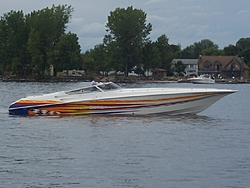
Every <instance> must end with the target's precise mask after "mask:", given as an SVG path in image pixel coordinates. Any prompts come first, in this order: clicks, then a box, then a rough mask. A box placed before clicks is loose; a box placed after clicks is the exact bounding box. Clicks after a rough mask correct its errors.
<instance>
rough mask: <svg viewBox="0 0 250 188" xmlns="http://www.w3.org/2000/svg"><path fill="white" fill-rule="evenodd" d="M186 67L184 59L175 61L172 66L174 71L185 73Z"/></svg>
mask: <svg viewBox="0 0 250 188" xmlns="http://www.w3.org/2000/svg"><path fill="white" fill-rule="evenodd" d="M185 69H186V65H184V64H183V63H182V61H177V63H175V65H174V67H173V68H172V71H173V72H177V73H183V72H184V71H185Z"/></svg>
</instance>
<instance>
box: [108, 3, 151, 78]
mask: <svg viewBox="0 0 250 188" xmlns="http://www.w3.org/2000/svg"><path fill="white" fill-rule="evenodd" d="M106 27H107V32H109V35H106V36H105V37H106V38H108V39H104V40H105V41H108V42H109V43H108V44H107V46H108V45H109V44H111V45H112V49H114V48H113V47H114V46H113V44H114V43H111V42H115V44H116V45H115V47H116V48H117V50H115V51H116V52H118V54H120V55H121V56H120V57H121V59H120V60H119V61H118V63H119V64H122V66H123V70H124V71H125V74H126V76H127V75H128V72H129V71H130V70H131V69H132V68H133V67H134V66H136V65H137V64H141V60H142V59H141V57H142V48H143V46H144V44H145V42H147V41H148V40H149V38H147V36H148V35H149V34H150V32H151V30H152V25H151V24H150V23H149V24H146V13H145V12H143V11H142V10H139V9H134V8H133V7H132V6H131V7H128V8H127V9H124V8H117V9H116V10H115V11H113V12H111V13H110V15H109V16H108V22H107V24H106ZM109 52H110V51H108V53H109Z"/></svg>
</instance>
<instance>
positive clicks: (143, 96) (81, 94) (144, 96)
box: [9, 82, 237, 116]
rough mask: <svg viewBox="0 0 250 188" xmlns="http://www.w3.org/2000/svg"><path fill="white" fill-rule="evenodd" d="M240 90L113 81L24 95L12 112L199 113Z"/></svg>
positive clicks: (50, 113) (30, 113)
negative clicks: (145, 85) (138, 85)
mask: <svg viewBox="0 0 250 188" xmlns="http://www.w3.org/2000/svg"><path fill="white" fill-rule="evenodd" d="M236 91H237V90H227V89H211V88H121V87H120V86H118V85H116V84H115V83H113V82H107V83H102V84H101V85H90V86H86V87H82V88H78V89H74V90H69V91H60V92H55V93H49V94H42V95H33V96H27V97H25V98H21V99H19V100H17V101H15V102H13V103H12V104H11V105H10V106H9V113H10V114H12V115H52V116H64V115H84V114H127V115H133V114H135V115H150V114H168V115H177V114H197V113H199V112H201V111H203V110H205V109H206V108H208V107H209V106H211V105H212V104H213V103H215V102H216V101H218V100H219V99H220V98H222V97H224V96H226V95H228V94H231V93H234V92H236Z"/></svg>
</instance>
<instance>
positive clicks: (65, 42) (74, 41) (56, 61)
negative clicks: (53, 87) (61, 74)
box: [49, 32, 81, 72]
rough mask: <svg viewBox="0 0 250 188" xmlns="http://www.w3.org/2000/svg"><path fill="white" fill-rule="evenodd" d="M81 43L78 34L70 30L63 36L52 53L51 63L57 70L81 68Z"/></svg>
mask: <svg viewBox="0 0 250 188" xmlns="http://www.w3.org/2000/svg"><path fill="white" fill-rule="evenodd" d="M80 51H81V49H80V45H79V43H78V37H77V35H76V34H74V33H71V32H69V33H68V34H64V35H62V36H61V40H60V41H59V42H58V43H57V44H56V45H55V48H54V51H53V53H51V54H50V61H49V62H50V64H52V65H53V66H54V69H55V70H56V72H58V71H63V70H69V69H80V68H81V64H80Z"/></svg>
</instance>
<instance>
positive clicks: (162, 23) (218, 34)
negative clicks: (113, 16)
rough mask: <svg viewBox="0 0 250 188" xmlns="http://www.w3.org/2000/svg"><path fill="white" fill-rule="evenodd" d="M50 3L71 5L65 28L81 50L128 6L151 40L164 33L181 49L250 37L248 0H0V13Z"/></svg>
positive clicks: (29, 9) (34, 8)
mask: <svg viewBox="0 0 250 188" xmlns="http://www.w3.org/2000/svg"><path fill="white" fill-rule="evenodd" d="M53 4H54V5H65V4H66V5H71V6H72V7H73V8H74V12H73V13H72V18H71V20H70V23H69V24H68V25H67V32H69V31H70V32H72V33H75V34H77V36H78V37H79V44H80V46H81V50H82V51H83V52H85V51H87V50H89V49H93V48H94V46H95V45H98V44H101V43H102V41H103V37H104V35H105V34H108V33H107V32H106V27H105V24H106V23H107V20H108V16H109V15H110V12H112V11H114V10H115V9H116V8H125V9H126V8H127V7H129V6H133V8H134V9H135V8H136V9H141V10H142V11H144V12H145V13H146V14H147V23H151V24H152V31H151V33H150V35H149V37H150V39H151V40H152V41H156V40H157V38H158V37H160V36H161V35H163V34H165V35H166V36H167V37H168V38H169V44H174V45H181V49H184V48H186V47H187V46H190V45H192V44H194V43H195V42H199V41H201V40H203V39H210V40H211V41H213V42H214V43H215V44H217V45H218V46H219V48H220V49H223V48H224V47H225V46H228V45H230V44H232V45H235V44H236V42H237V41H238V40H239V39H240V38H248V37H250V1H249V0H237V1H236V0H126V1H124V0H89V1H87V0H42V1H41V0H0V16H3V15H4V13H8V12H10V11H11V10H14V11H18V10H22V11H23V12H24V14H28V13H30V12H32V11H37V10H41V9H43V8H46V7H49V8H51V7H52V5H53Z"/></svg>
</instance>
